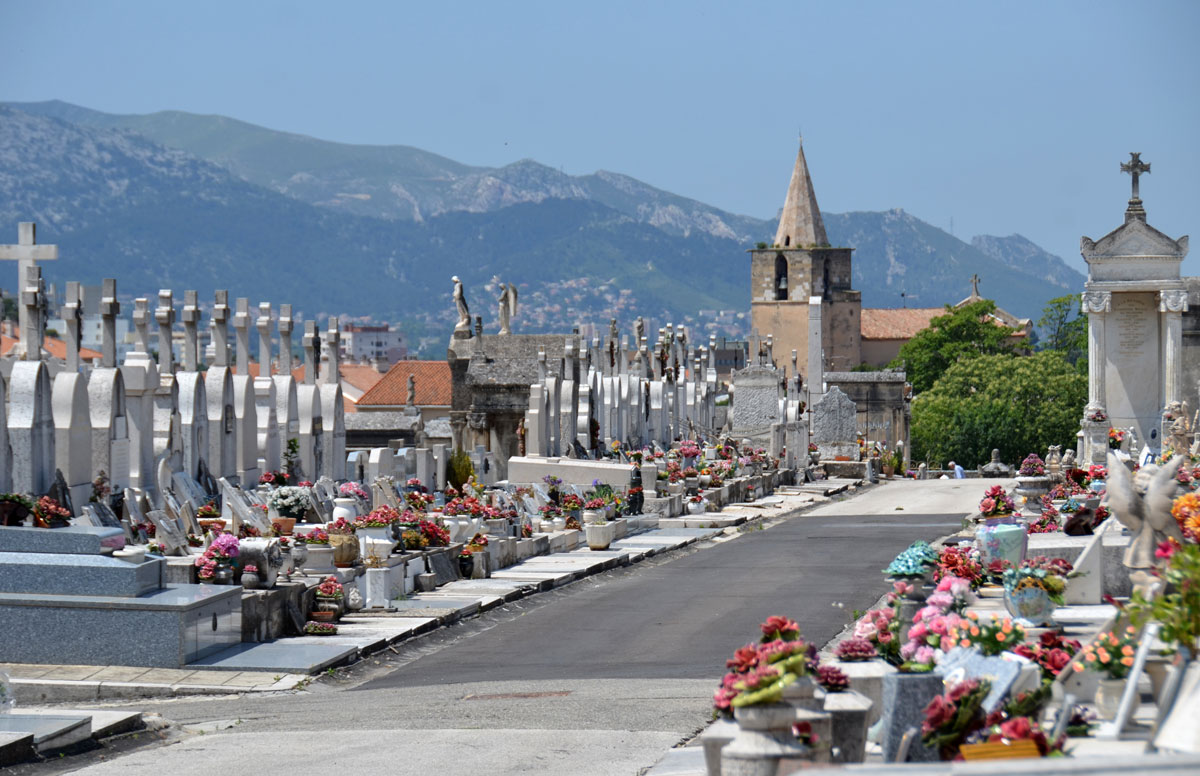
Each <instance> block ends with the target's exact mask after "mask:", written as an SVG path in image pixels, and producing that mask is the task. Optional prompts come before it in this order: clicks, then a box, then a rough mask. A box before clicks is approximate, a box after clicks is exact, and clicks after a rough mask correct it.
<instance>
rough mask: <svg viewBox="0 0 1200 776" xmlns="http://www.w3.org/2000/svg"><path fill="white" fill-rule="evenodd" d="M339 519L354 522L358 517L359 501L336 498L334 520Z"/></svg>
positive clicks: (334, 501)
mask: <svg viewBox="0 0 1200 776" xmlns="http://www.w3.org/2000/svg"><path fill="white" fill-rule="evenodd" d="M339 517H341V518H345V519H346V521H347V522H351V523H352V522H354V518H356V517H358V499H356V498H335V499H334V500H333V519H334V520H335V521H336V520H337V519H338V518H339Z"/></svg>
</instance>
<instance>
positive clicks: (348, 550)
mask: <svg viewBox="0 0 1200 776" xmlns="http://www.w3.org/2000/svg"><path fill="white" fill-rule="evenodd" d="M329 546H330V548H332V549H333V565H334V566H337V567H338V568H343V569H344V568H349V567H351V566H353V565H354V561H356V560H358V539H357V537H355V536H354V534H330V535H329Z"/></svg>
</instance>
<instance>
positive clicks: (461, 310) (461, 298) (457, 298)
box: [450, 275, 471, 337]
mask: <svg viewBox="0 0 1200 776" xmlns="http://www.w3.org/2000/svg"><path fill="white" fill-rule="evenodd" d="M450 280H451V281H453V282H454V307H455V309H457V310H458V323H456V324H455V325H454V333H455V334H459V333H460V332H466V336H468V337H469V336H471V309H470V308H469V307H467V297H466V295H465V294H464V293H463V284H462V281H461V280H459V279H458V275H455V276H454V277H452V278H450Z"/></svg>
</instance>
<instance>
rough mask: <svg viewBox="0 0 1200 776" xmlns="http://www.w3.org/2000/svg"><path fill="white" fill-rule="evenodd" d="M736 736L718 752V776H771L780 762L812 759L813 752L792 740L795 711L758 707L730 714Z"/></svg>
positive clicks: (778, 706) (769, 705) (775, 705)
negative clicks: (733, 721)
mask: <svg viewBox="0 0 1200 776" xmlns="http://www.w3.org/2000/svg"><path fill="white" fill-rule="evenodd" d="M733 718H734V719H735V720H736V721H737V728H738V729H737V733H736V734H735V735H734V737H733V740H732V741H730V742H729V743H728V744H726V745H725V746H724V748H722V749H721V774H722V776H775V774H777V773H778V772H779V766H780V761H782V760H783V759H785V758H786V759H788V760H802V759H812V755H813V749H812V747H809V746H806V745H804V744H802V743H800V742H798V741H796V739H795V737H794V736H792V723H793V722H794V721H795V720H796V708H795V707H794V706H792V705H791V704H790V703H762V704H758V705H755V706H743V707H741V708H738V709H734V710H733Z"/></svg>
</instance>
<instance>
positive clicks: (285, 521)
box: [271, 516, 297, 536]
mask: <svg viewBox="0 0 1200 776" xmlns="http://www.w3.org/2000/svg"><path fill="white" fill-rule="evenodd" d="M296 519H297V518H295V517H283V516H280V517H277V518H275V519H273V520H272V521H271V527H272V528H274V529H275V530H276V531H278V532H279V535H280V536H291V535H292V531H293V530H294V529H295V528H296Z"/></svg>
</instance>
